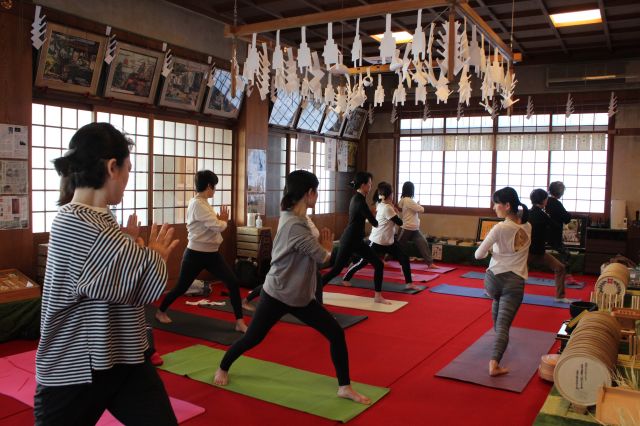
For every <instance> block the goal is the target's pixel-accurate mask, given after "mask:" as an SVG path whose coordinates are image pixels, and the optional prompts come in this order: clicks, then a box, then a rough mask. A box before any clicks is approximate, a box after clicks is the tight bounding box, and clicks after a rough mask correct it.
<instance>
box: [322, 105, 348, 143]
mask: <svg viewBox="0 0 640 426" xmlns="http://www.w3.org/2000/svg"><path fill="white" fill-rule="evenodd" d="M343 123H344V119H343V118H342V116H341V115H340V114H338V113H337V112H335V111H334V110H333V109H332V108H327V113H326V114H325V116H324V121H323V122H322V128H321V130H320V133H321V134H323V135H326V136H340V132H341V130H342V124H343Z"/></svg>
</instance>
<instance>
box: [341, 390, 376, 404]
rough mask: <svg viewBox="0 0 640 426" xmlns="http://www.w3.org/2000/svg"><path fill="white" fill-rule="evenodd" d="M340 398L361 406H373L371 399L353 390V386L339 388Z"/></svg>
mask: <svg viewBox="0 0 640 426" xmlns="http://www.w3.org/2000/svg"><path fill="white" fill-rule="evenodd" d="M338 396H339V397H340V398H345V399H350V400H352V401H354V402H357V403H360V404H365V405H369V404H371V400H370V399H369V398H367V397H366V396H364V395H362V394H360V393H358V392H356V391H355V390H353V388H352V387H351V385H347V386H340V387H339V388H338Z"/></svg>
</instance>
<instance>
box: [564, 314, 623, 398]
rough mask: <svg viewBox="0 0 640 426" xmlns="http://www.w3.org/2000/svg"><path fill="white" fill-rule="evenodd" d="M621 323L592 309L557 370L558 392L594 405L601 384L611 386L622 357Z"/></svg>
mask: <svg viewBox="0 0 640 426" xmlns="http://www.w3.org/2000/svg"><path fill="white" fill-rule="evenodd" d="M619 343H620V324H618V321H616V319H615V318H613V317H612V316H611V315H610V314H609V313H607V312H588V313H587V314H585V315H584V317H583V318H582V320H581V321H580V322H579V323H578V326H577V327H576V329H575V330H574V331H573V333H571V338H570V339H569V343H568V344H567V347H566V348H565V350H564V351H563V352H562V355H561V356H560V358H559V359H558V362H557V364H556V367H555V369H554V371H553V381H554V383H555V385H556V388H557V389H558V392H560V394H561V395H562V396H563V397H564V398H565V399H567V400H568V401H569V402H571V403H573V404H575V405H580V406H590V405H594V404H595V403H596V401H597V400H598V390H599V389H600V387H601V386H611V371H612V370H613V368H615V364H616V361H617V359H618V345H619Z"/></svg>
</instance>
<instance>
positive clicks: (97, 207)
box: [34, 123, 178, 425]
mask: <svg viewBox="0 0 640 426" xmlns="http://www.w3.org/2000/svg"><path fill="white" fill-rule="evenodd" d="M131 145H132V142H131V141H130V140H129V139H127V138H126V137H125V136H124V135H123V134H122V133H120V132H119V131H118V130H116V129H115V128H114V127H113V126H111V125H110V124H107V123H92V124H88V125H86V126H84V127H82V128H81V129H79V130H78V131H77V132H76V134H75V135H74V136H73V137H72V138H71V141H70V143H69V151H67V153H66V154H65V155H64V156H63V157H60V158H58V159H56V160H55V161H54V165H55V168H56V170H57V172H58V174H60V175H61V176H62V185H61V188H62V189H61V194H60V202H59V203H60V205H61V206H62V207H60V210H59V211H58V214H57V215H56V217H55V219H54V220H53V224H52V226H51V234H50V236H49V252H48V257H47V268H46V273H45V280H44V286H43V293H42V320H41V330H40V331H41V337H40V342H39V344H38V351H37V354H36V381H37V387H36V394H35V401H34V403H35V404H34V415H35V422H36V424H37V425H72V424H73V425H75V424H82V425H84V424H95V423H96V422H97V421H98V420H99V419H100V416H101V415H102V414H103V412H104V411H105V410H109V411H110V412H111V414H113V416H114V417H115V418H116V419H118V420H119V421H120V422H122V423H124V424H141V423H146V424H154V425H175V424H177V421H176V417H175V415H174V413H173V410H172V408H171V404H170V403H169V398H168V396H167V393H166V391H165V389H164V386H163V384H162V381H161V380H160V377H159V376H158V373H157V372H156V370H155V368H154V367H153V366H152V365H151V363H150V362H149V360H148V359H145V356H144V352H145V350H146V349H147V347H148V344H147V338H146V332H145V315H144V305H145V304H148V303H150V302H153V301H154V300H156V299H158V298H159V297H160V295H161V294H162V291H163V290H164V287H165V284H166V281H167V267H166V263H165V262H166V260H167V258H168V256H169V254H170V253H171V251H172V250H173V249H174V248H175V246H176V245H177V244H178V241H177V240H174V239H173V229H171V228H169V227H167V226H166V225H163V226H162V227H161V228H160V229H159V230H158V228H157V227H156V226H155V225H152V227H151V234H150V237H149V243H148V244H147V246H146V247H145V246H144V241H143V240H142V239H141V238H137V233H138V228H137V219H136V218H135V216H134V217H132V218H129V222H128V226H127V229H126V231H127V232H128V233H129V234H130V235H127V234H125V233H124V232H123V231H122V230H121V229H120V226H119V225H118V223H117V222H116V221H115V218H114V216H113V214H112V213H111V212H110V210H109V209H108V207H107V206H109V205H116V204H118V203H120V201H121V200H122V196H123V194H124V189H125V187H126V186H127V181H128V179H129V171H130V170H131V161H130V160H129V150H130V147H131Z"/></svg>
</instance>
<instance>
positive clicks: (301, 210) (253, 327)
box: [213, 170, 371, 404]
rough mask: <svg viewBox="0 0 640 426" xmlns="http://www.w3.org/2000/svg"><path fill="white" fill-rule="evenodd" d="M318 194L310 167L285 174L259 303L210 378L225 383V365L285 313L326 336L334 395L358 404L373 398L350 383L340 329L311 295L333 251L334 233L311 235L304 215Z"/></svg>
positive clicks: (267, 330) (261, 337)
mask: <svg viewBox="0 0 640 426" xmlns="http://www.w3.org/2000/svg"><path fill="white" fill-rule="evenodd" d="M317 199H318V178H317V177H316V176H315V175H314V174H313V173H310V172H307V171H304V170H296V171H294V172H291V173H289V175H287V178H286V185H285V189H284V197H283V198H282V201H281V202H280V208H281V210H282V213H281V214H280V222H279V223H278V232H277V233H276V237H275V239H274V243H273V251H272V253H271V269H270V270H269V273H268V274H267V277H266V279H265V283H264V286H263V288H262V293H261V294H260V302H259V303H258V307H257V308H256V313H255V315H254V317H253V321H251V324H250V325H249V329H248V330H247V333H246V334H245V335H244V336H243V337H242V338H241V339H240V340H238V341H237V342H235V343H234V344H233V346H231V348H230V349H229V350H228V351H227V353H226V354H225V355H224V357H223V358H222V361H221V362H220V367H219V368H218V370H217V371H216V374H215V377H214V379H213V382H214V384H216V385H220V386H224V385H226V384H228V382H229V373H228V372H229V368H231V365H232V364H233V363H234V362H235V360H236V359H238V358H239V357H240V356H241V355H242V354H243V353H245V352H246V351H248V350H250V349H251V348H253V347H255V346H256V345H258V344H259V343H260V342H261V341H262V340H263V339H264V338H265V337H266V335H267V333H268V332H269V330H271V328H272V327H273V326H274V325H275V324H276V323H277V322H278V320H280V318H281V317H282V316H283V315H285V314H287V313H289V314H291V315H293V316H294V317H296V318H298V319H299V320H300V321H302V322H304V323H305V324H307V325H309V326H310V327H313V328H315V329H316V330H318V331H319V332H320V333H322V335H323V336H324V337H326V338H327V340H329V342H330V345H331V359H332V361H333V365H334V367H335V369H336V374H337V376H338V396H339V397H341V398H346V399H351V400H353V401H355V402H359V403H361V404H370V403H371V400H370V399H369V398H367V397H366V396H364V395H361V394H359V393H358V392H356V391H355V390H353V388H351V381H350V378H349V357H348V353H347V342H346V340H345V337H344V331H343V330H342V328H341V327H340V325H339V324H338V322H337V321H336V319H335V318H334V317H333V315H331V314H330V313H329V312H328V311H327V310H326V309H325V308H324V307H323V306H322V305H321V304H320V303H318V301H317V300H316V299H315V291H316V286H317V285H318V283H317V282H316V270H317V264H318V263H322V262H326V261H327V260H328V259H329V257H330V256H331V253H330V251H331V248H332V245H333V234H332V233H331V232H330V231H329V230H328V229H326V228H324V229H323V230H322V231H321V232H320V239H319V240H318V238H316V237H314V236H313V234H312V233H311V229H310V228H309V225H308V223H307V220H306V219H305V215H306V212H307V209H308V208H312V207H313V206H315V204H316V201H317Z"/></svg>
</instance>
